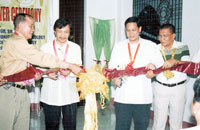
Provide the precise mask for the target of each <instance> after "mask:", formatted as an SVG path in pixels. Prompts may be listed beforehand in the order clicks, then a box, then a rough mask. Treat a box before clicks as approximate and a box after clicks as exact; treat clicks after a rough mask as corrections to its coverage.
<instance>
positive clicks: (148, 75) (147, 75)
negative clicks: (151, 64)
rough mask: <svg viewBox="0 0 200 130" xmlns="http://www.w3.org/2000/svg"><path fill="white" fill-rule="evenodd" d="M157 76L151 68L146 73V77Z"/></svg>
mask: <svg viewBox="0 0 200 130" xmlns="http://www.w3.org/2000/svg"><path fill="white" fill-rule="evenodd" d="M155 76H156V74H154V73H153V71H152V70H149V71H147V73H146V77H147V78H150V79H151V78H153V77H155Z"/></svg>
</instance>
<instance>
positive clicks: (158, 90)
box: [153, 82, 186, 130]
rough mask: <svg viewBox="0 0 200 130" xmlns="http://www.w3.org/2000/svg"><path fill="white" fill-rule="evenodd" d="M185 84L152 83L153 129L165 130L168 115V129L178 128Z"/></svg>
mask: <svg viewBox="0 0 200 130" xmlns="http://www.w3.org/2000/svg"><path fill="white" fill-rule="evenodd" d="M185 90H186V85H185V84H181V85H178V86H175V87H167V86H163V85H161V84H159V83H157V82H156V83H155V85H154V125H153V129H154V130H165V126H166V122H167V117H168V115H169V124H170V130H180V129H181V128H182V119H183V113H184V108H185V100H186V99H185Z"/></svg>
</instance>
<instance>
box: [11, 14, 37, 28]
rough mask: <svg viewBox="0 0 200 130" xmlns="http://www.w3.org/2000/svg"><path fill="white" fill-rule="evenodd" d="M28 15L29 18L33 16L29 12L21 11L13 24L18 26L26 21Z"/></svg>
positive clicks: (15, 26)
mask: <svg viewBox="0 0 200 130" xmlns="http://www.w3.org/2000/svg"><path fill="white" fill-rule="evenodd" d="M26 17H29V18H33V17H32V16H31V15H29V14H24V13H19V14H17V15H16V16H15V18H14V21H13V24H14V28H15V29H16V28H17V26H18V25H19V23H20V22H24V21H26Z"/></svg>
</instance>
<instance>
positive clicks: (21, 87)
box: [14, 84, 28, 89]
mask: <svg viewBox="0 0 200 130" xmlns="http://www.w3.org/2000/svg"><path fill="white" fill-rule="evenodd" d="M14 87H16V88H20V89H27V88H28V87H27V86H22V85H18V84H15V85H14Z"/></svg>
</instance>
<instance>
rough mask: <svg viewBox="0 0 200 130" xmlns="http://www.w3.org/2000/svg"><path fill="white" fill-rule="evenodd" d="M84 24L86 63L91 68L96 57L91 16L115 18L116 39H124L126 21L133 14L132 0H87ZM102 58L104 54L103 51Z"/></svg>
mask: <svg viewBox="0 0 200 130" xmlns="http://www.w3.org/2000/svg"><path fill="white" fill-rule="evenodd" d="M84 7H85V10H84V14H85V18H84V19H85V20H84V22H85V25H84V52H85V53H84V63H85V65H84V66H85V67H86V68H89V67H90V66H92V65H94V64H95V62H94V61H93V60H94V59H96V58H95V54H94V48H93V42H92V37H91V32H90V24H89V16H91V17H95V18H98V19H115V21H116V24H115V25H116V41H118V40H121V39H124V38H125V34H124V21H125V19H126V18H127V17H130V16H132V0H125V1H124V0H85V5H84ZM101 59H102V60H104V59H105V58H104V56H103V53H102V57H101Z"/></svg>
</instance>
